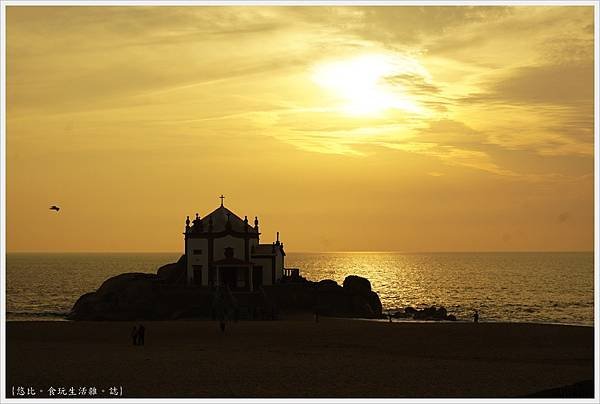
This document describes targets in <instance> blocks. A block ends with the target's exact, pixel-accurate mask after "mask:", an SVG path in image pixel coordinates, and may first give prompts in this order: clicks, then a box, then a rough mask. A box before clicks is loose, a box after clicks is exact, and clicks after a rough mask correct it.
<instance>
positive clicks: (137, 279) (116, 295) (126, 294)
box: [67, 273, 159, 320]
mask: <svg viewBox="0 0 600 404" xmlns="http://www.w3.org/2000/svg"><path fill="white" fill-rule="evenodd" d="M158 288H159V285H158V277H157V276H156V275H154V274H145V273H126V274H121V275H117V276H114V277H112V278H109V279H107V280H106V281H104V283H103V284H102V285H101V286H100V288H98V290H97V291H96V292H92V293H86V294H85V295H83V296H81V297H80V298H79V299H78V300H77V302H75V305H74V306H73V309H72V310H71V312H70V313H69V316H68V317H67V318H68V319H70V320H133V319H138V318H139V319H144V318H153V317H154V316H153V315H152V313H153V310H154V307H155V303H156V302H157V301H158V296H159V290H158Z"/></svg>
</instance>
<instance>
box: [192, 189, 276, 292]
mask: <svg viewBox="0 0 600 404" xmlns="http://www.w3.org/2000/svg"><path fill="white" fill-rule="evenodd" d="M220 198H221V206H219V207H218V208H217V209H215V210H214V211H212V212H211V213H209V214H208V215H206V216H204V217H201V216H200V215H198V214H197V213H196V217H195V219H194V220H192V221H190V217H189V216H188V217H187V219H186V221H185V232H184V237H185V255H186V262H187V283H188V284H189V285H199V286H207V287H216V286H221V287H227V288H228V289H230V290H231V291H232V292H244V291H247V292H252V291H255V290H258V289H259V288H260V287H261V286H263V285H265V286H266V285H274V284H275V283H277V282H278V281H279V280H280V279H281V278H282V277H283V275H284V258H285V251H284V249H283V243H282V242H280V241H279V232H277V237H276V240H275V241H274V242H272V243H271V244H261V243H260V234H261V233H260V231H259V226H258V217H254V223H253V224H254V225H253V226H252V225H251V224H250V223H249V222H248V216H244V219H242V218H240V217H239V216H237V215H236V214H235V213H233V212H232V211H230V210H229V209H227V208H226V207H225V206H224V204H223V199H224V198H225V197H224V196H223V195H221V197H220Z"/></svg>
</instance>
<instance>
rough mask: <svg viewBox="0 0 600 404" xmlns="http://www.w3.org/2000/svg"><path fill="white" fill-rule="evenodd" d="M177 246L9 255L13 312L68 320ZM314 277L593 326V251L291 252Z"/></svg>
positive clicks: (168, 257) (415, 302)
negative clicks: (107, 287) (357, 280)
mask: <svg viewBox="0 0 600 404" xmlns="http://www.w3.org/2000/svg"><path fill="white" fill-rule="evenodd" d="M179 256H180V254H179V253H60V254H58V253H56V254H49V253H9V254H7V257H6V289H7V296H6V298H7V300H6V308H7V312H6V318H7V319H8V320H62V319H64V316H65V315H66V314H67V313H68V312H69V310H70V309H71V307H72V306H73V304H74V303H75V301H76V300H77V298H78V297H79V296H80V295H82V294H84V293H86V292H90V291H94V290H96V289H97V288H98V287H99V286H100V285H101V284H102V282H103V281H104V280H106V279H107V278H109V277H111V276H114V275H118V274H120V273H124V272H156V270H157V269H158V267H160V266H162V265H164V264H166V263H170V262H175V261H176V260H177V259H178V258H179ZM285 265H286V267H289V268H294V267H296V268H300V273H301V275H303V276H305V277H306V278H308V279H310V280H321V279H333V280H335V281H337V282H338V283H340V284H341V283H342V282H343V280H344V278H345V277H346V276H347V275H360V276H364V277H366V278H368V279H369V280H370V281H371V285H372V288H373V290H375V291H376V292H377V293H378V294H379V297H380V299H381V302H382V304H383V307H384V311H387V310H396V309H399V308H404V307H406V306H413V307H427V306H431V305H436V306H444V307H446V309H447V310H448V312H449V313H450V314H454V315H456V316H457V318H458V319H459V320H470V318H471V315H472V313H473V310H475V309H477V310H479V312H480V316H481V321H500V322H537V323H563V324H580V325H593V324H594V254H593V253H591V252H590V253H579V252H577V253H427V254H425V253H423V254H406V253H390V252H381V253H375V252H364V253H363V252H357V253H354V252H352V253H351V252H344V253H288V254H287V256H286V264H285Z"/></svg>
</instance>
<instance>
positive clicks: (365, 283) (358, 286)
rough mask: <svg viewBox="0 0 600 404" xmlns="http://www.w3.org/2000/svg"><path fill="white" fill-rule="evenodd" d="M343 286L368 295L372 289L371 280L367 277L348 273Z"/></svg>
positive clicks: (350, 290)
mask: <svg viewBox="0 0 600 404" xmlns="http://www.w3.org/2000/svg"><path fill="white" fill-rule="evenodd" d="M343 287H344V289H345V290H347V291H348V292H350V293H357V294H360V295H366V294H368V293H369V292H370V291H371V282H369V280H368V279H367V278H363V277H361V276H357V275H348V276H347V277H346V279H344V284H343Z"/></svg>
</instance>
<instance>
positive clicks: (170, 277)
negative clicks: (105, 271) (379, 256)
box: [67, 256, 382, 320]
mask: <svg viewBox="0 0 600 404" xmlns="http://www.w3.org/2000/svg"><path fill="white" fill-rule="evenodd" d="M185 271H186V262H185V256H182V257H181V258H180V259H179V260H178V261H177V262H176V263H172V264H167V265H164V266H162V267H160V268H159V269H158V271H157V273H156V274H148V273H126V274H121V275H117V276H114V277H112V278H109V279H107V280H106V281H104V283H102V285H101V286H100V287H99V288H98V290H96V291H95V292H90V293H86V294H84V295H82V296H81V297H80V298H79V299H78V300H77V301H76V302H75V304H74V306H73V308H72V309H71V312H70V313H69V315H68V316H67V318H68V319H69V320H167V319H177V318H186V317H211V316H212V315H213V314H214V313H213V300H214V299H213V298H214V296H213V292H212V291H211V290H210V289H209V288H200V287H197V286H188V285H186V279H185V277H186V272H185ZM255 295H256V296H254V297H252V299H250V297H248V298H247V299H242V300H240V301H239V303H238V304H230V306H232V307H231V310H232V311H235V312H236V313H237V312H238V311H239V309H243V310H242V312H243V313H248V318H256V316H255V315H254V314H253V313H255V312H269V313H275V312H278V311H286V310H290V311H305V312H310V313H313V312H314V311H315V310H316V311H318V312H319V313H320V314H322V315H330V316H350V317H381V315H382V314H381V302H380V300H379V296H378V295H377V293H375V292H373V291H372V290H371V283H370V282H369V280H368V279H365V278H361V277H359V276H353V275H352V276H348V277H347V278H346V279H345V280H344V283H343V286H340V285H338V284H337V283H336V282H335V281H332V280H328V279H326V280H322V281H320V282H311V281H308V280H306V279H304V278H301V277H298V279H295V280H294V282H282V283H279V284H277V285H273V286H265V287H264V288H263V290H262V291H260V292H258V293H256V294H255ZM240 297H241V296H240ZM233 306H236V307H233ZM237 306H240V307H237ZM271 317H274V315H273V316H271Z"/></svg>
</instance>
